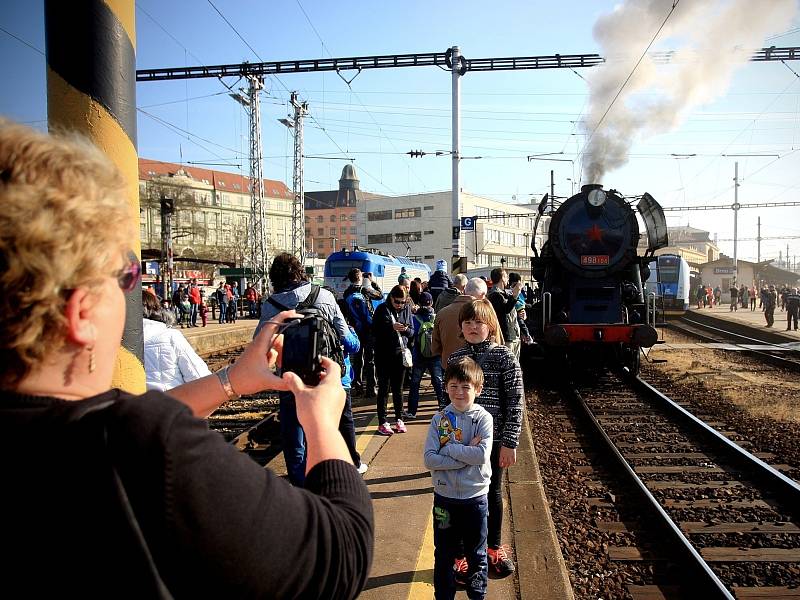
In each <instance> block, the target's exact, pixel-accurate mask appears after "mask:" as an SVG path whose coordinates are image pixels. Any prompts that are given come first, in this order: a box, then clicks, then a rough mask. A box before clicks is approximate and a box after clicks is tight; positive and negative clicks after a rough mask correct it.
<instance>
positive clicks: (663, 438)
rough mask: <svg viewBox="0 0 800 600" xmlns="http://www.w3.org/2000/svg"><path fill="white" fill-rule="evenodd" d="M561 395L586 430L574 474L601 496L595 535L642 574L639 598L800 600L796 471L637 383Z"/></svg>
mask: <svg viewBox="0 0 800 600" xmlns="http://www.w3.org/2000/svg"><path fill="white" fill-rule="evenodd" d="M564 395H565V397H566V398H567V402H568V405H571V406H574V407H576V408H577V409H578V413H579V414H581V418H580V421H581V422H582V423H583V424H584V427H582V429H583V431H584V432H583V435H582V436H581V435H579V436H577V437H575V438H574V439H573V440H571V441H568V442H567V444H568V446H569V448H570V449H571V451H574V452H577V453H580V452H581V451H583V453H584V455H585V456H584V460H582V461H581V462H582V463H583V464H581V465H579V466H578V467H577V469H578V471H579V472H580V473H582V474H583V476H584V477H587V478H589V479H590V481H591V486H592V489H593V490H594V491H595V492H596V494H597V497H593V498H589V499H588V501H589V504H590V505H591V507H592V509H593V510H594V511H595V522H594V525H595V527H596V528H597V529H598V530H600V531H602V532H605V533H607V534H609V535H610V536H611V539H613V540H615V542H614V543H613V544H610V545H608V547H607V553H608V556H609V558H610V559H611V561H613V562H615V563H625V564H626V565H628V566H630V568H631V569H632V570H633V571H634V572H635V575H633V576H631V577H630V578H628V581H634V582H639V583H638V584H635V585H634V584H629V585H628V586H627V590H628V593H629V594H630V595H631V597H633V598H659V597H686V598H694V597H705V598H734V597H736V598H773V597H774V598H781V597H783V598H785V597H793V598H797V597H798V596H799V595H800V590H798V589H797V586H798V585H800V527H798V524H800V484H798V482H797V481H796V480H795V479H793V478H792V476H793V477H795V478H796V477H798V476H800V470H798V469H794V470H793V469H792V468H791V467H790V466H788V465H780V464H777V465H770V464H768V463H769V462H770V461H772V460H774V459H775V457H773V456H771V455H767V454H763V453H762V454H758V453H756V454H753V453H751V452H748V451H747V450H746V449H745V448H744V447H745V446H747V445H748V444H747V442H746V441H744V440H739V442H738V443H734V442H732V441H731V440H730V439H729V438H728V437H726V435H725V434H727V435H728V436H729V437H731V438H733V439H734V440H735V439H736V438H737V436H736V434H735V433H734V432H728V431H724V429H725V424H724V423H704V422H703V421H702V420H701V419H699V418H697V417H695V416H694V415H691V414H690V413H688V412H687V411H686V410H685V409H683V408H682V407H681V406H680V405H679V404H678V403H676V402H674V401H672V400H670V399H669V398H667V397H666V396H664V395H663V394H661V393H660V392H658V391H657V390H655V388H653V387H652V386H650V385H649V384H647V383H646V382H644V381H642V380H641V379H636V380H632V381H627V380H626V381H625V382H624V381H622V380H620V379H618V378H616V377H614V376H608V377H604V378H601V379H600V380H599V381H594V382H592V383H591V385H587V386H585V387H583V386H578V387H575V388H574V389H569V390H565V391H564ZM714 427H721V428H723V431H722V432H720V431H718V430H716V429H714ZM599 441H600V443H598V442H599ZM622 568H623V569H624V568H626V566H625V565H623V566H622ZM642 573H646V575H645V576H644V577H643V576H642ZM643 580H649V582H650V583H648V584H643V583H642V581H643Z"/></svg>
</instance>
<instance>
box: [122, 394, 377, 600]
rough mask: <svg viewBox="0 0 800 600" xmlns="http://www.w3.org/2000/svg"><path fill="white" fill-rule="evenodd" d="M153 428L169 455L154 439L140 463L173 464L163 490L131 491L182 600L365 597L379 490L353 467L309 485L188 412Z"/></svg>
mask: <svg viewBox="0 0 800 600" xmlns="http://www.w3.org/2000/svg"><path fill="white" fill-rule="evenodd" d="M135 401H137V402H140V403H141V402H150V401H153V400H151V399H150V398H143V399H137V400H135ZM162 417H163V415H162ZM145 425H149V430H148V429H144V430H143V431H153V432H157V431H160V432H161V433H160V436H159V437H161V439H160V440H158V442H159V443H161V444H162V445H163V450H164V451H163V454H162V453H159V452H156V451H155V444H156V440H155V439H153V440H151V443H150V444H149V447H145V448H143V451H142V453H140V454H137V455H136V457H135V458H132V459H131V462H132V463H137V464H138V466H137V465H132V466H133V468H138V470H139V471H141V470H142V463H143V461H145V460H153V459H154V458H155V459H157V460H163V471H162V472H163V483H162V485H157V486H155V487H157V488H158V487H162V486H163V493H162V494H155V495H154V494H147V493H144V492H141V493H137V492H136V491H135V490H138V489H139V488H138V487H137V486H133V490H134V491H129V494H130V496H131V500H132V503H133V504H134V507H135V509H136V511H137V515H138V514H140V511H141V514H143V515H144V517H143V518H140V522H141V523H142V529H143V530H144V533H145V536H146V537H147V539H148V541H149V542H150V547H151V551H152V553H153V556H154V559H155V561H156V564H157V565H158V567H159V571H160V573H161V576H162V578H163V579H164V581H165V583H166V585H167V587H168V588H169V589H170V590H171V592H172V594H173V596H174V597H212V596H216V597H220V598H355V597H356V596H357V595H358V593H359V592H360V591H361V589H362V588H363V586H364V585H365V583H366V580H367V576H368V573H369V568H370V562H371V560H372V550H373V526H374V525H373V513H372V506H371V503H370V498H369V493H368V491H367V488H366V486H365V485H364V482H363V481H362V479H361V477H360V476H359V474H358V472H357V471H356V469H355V468H354V467H353V465H351V464H348V463H346V462H343V461H335V460H330V461H324V462H322V463H320V464H318V465H317V466H315V467H314V468H313V469H312V470H311V471H310V472H309V473H308V476H307V478H306V489H299V488H295V487H293V486H291V485H289V484H288V483H287V482H286V481H284V480H282V479H280V478H279V477H277V476H276V475H275V474H273V473H272V472H271V471H269V470H268V469H264V468H262V467H260V466H259V465H258V464H256V463H255V462H254V461H253V460H251V459H250V458H249V457H248V456H246V455H244V454H242V453H240V452H239V451H238V450H236V449H235V448H234V447H232V446H230V445H229V444H226V443H225V441H224V439H223V438H222V437H221V436H219V435H218V434H216V433H214V432H210V431H209V430H208V426H207V424H206V423H205V421H202V420H199V419H195V418H194V417H192V416H191V414H190V413H189V411H188V410H186V409H185V408H182V410H180V412H177V414H175V415H174V418H173V419H171V420H170V421H169V422H168V423H166V424H165V423H163V422H162V423H159V424H154V423H149V424H145ZM153 436H155V434H153ZM141 476H142V475H137V474H136V473H135V472H134V474H133V475H132V477H133V478H134V479H135V478H136V477H141ZM137 497H138V498H137ZM141 497H145V498H151V500H150V502H153V500H152V498H155V497H157V498H159V499H160V500H161V501H163V507H160V509H159V508H157V507H154V506H147V501H142V500H141ZM137 500H138V501H137ZM141 502H145V505H144V508H142V506H141ZM137 504H139V506H138V507H137ZM148 508H149V509H154V510H153V512H152V515H151V513H150V511H149V510H148ZM148 515H151V516H148Z"/></svg>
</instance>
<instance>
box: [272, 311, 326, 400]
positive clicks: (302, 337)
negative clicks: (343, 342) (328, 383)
mask: <svg viewBox="0 0 800 600" xmlns="http://www.w3.org/2000/svg"><path fill="white" fill-rule="evenodd" d="M288 323H289V324H288V326H287V327H286V329H284V331H283V359H282V361H281V370H282V371H283V372H284V373H285V372H288V371H291V372H292V373H294V374H295V375H297V376H298V377H299V378H300V379H301V380H302V381H303V383H305V384H306V385H317V384H318V383H319V380H320V376H321V375H322V363H321V362H320V360H319V357H320V354H319V346H320V341H321V338H322V333H323V332H322V327H321V326H320V317H317V316H312V315H307V316H304V317H303V318H302V319H293V320H292V321H290V322H288Z"/></svg>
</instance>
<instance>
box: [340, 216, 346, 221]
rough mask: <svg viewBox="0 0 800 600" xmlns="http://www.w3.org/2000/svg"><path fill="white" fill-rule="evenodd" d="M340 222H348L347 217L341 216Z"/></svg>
mask: <svg viewBox="0 0 800 600" xmlns="http://www.w3.org/2000/svg"><path fill="white" fill-rule="evenodd" d="M339 220H340V221H347V215H339Z"/></svg>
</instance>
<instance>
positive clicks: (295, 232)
mask: <svg viewBox="0 0 800 600" xmlns="http://www.w3.org/2000/svg"><path fill="white" fill-rule="evenodd" d="M290 102H291V104H292V106H293V107H294V121H293V127H294V177H293V178H292V193H293V194H294V204H293V205H292V244H291V248H292V254H294V255H295V256H296V257H297V259H298V260H299V261H300V264H301V265H305V262H306V229H305V228H306V220H305V198H304V193H303V117H305V116H306V114H308V102H299V101H298V95H297V92H292V95H291V100H290Z"/></svg>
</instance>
